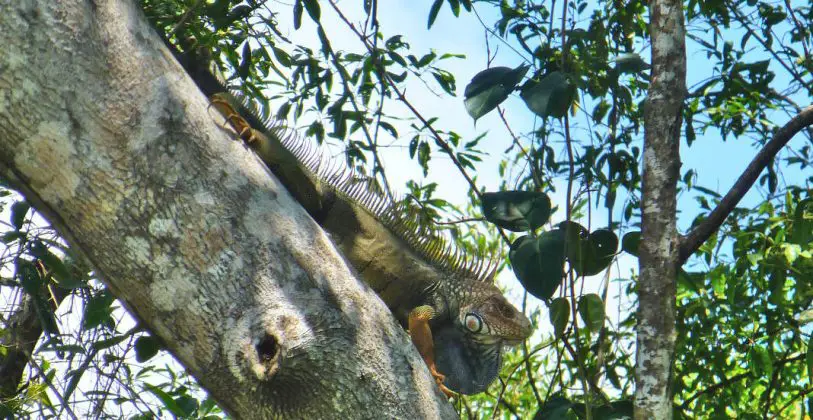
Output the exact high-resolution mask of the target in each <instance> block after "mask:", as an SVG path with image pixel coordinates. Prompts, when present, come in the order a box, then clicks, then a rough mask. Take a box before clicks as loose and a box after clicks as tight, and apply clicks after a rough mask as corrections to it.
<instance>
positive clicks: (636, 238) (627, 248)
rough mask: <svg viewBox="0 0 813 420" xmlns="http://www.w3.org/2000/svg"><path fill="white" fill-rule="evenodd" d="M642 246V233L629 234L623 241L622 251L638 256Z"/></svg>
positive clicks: (638, 231)
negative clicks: (639, 248)
mask: <svg viewBox="0 0 813 420" xmlns="http://www.w3.org/2000/svg"><path fill="white" fill-rule="evenodd" d="M639 246H641V231H640V230H637V231H635V232H627V233H626V234H625V235H624V237H623V238H622V239H621V249H622V250H623V251H624V252H626V253H627V254H630V255H634V256H636V257H637V256H638V247H639Z"/></svg>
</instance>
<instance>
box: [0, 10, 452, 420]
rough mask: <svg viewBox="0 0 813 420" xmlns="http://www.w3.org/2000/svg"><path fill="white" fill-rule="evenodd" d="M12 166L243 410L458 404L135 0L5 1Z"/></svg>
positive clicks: (400, 414)
mask: <svg viewBox="0 0 813 420" xmlns="http://www.w3.org/2000/svg"><path fill="white" fill-rule="evenodd" d="M0 28H2V31H0V45H3V47H2V48H0V176H3V177H5V178H7V179H10V180H11V181H12V182H13V183H14V184H15V187H17V188H19V189H20V190H21V191H22V192H23V194H24V195H25V196H26V199H27V200H28V201H29V202H31V203H32V204H33V205H35V206H36V207H37V209H38V210H40V211H41V212H42V213H43V214H45V215H46V217H47V218H48V219H49V221H50V222H51V223H52V224H53V225H54V227H56V228H57V229H58V231H59V232H60V233H61V234H62V235H63V237H65V238H66V239H67V240H68V242H69V243H70V244H71V246H73V247H74V248H76V249H78V250H79V251H81V252H82V253H83V254H84V256H85V257H87V259H88V260H89V261H90V262H91V263H92V264H93V266H94V268H95V269H96V272H97V274H98V276H99V277H100V278H101V279H102V280H104V281H105V282H106V284H107V285H108V286H109V287H110V289H111V290H112V291H113V292H114V293H115V295H116V296H117V297H118V298H119V299H121V300H122V301H123V302H124V303H125V304H126V305H127V307H128V308H129V309H130V310H131V313H132V314H133V315H134V316H136V317H138V318H139V319H140V320H141V321H142V322H143V324H144V325H145V326H147V327H148V328H149V329H150V330H151V331H152V333H153V334H154V335H156V336H157V337H159V338H160V339H161V340H163V342H164V343H165V345H166V347H167V349H168V350H169V351H171V352H172V353H173V354H174V355H175V356H176V357H177V358H178V360H180V361H181V363H182V364H183V365H184V366H185V367H186V368H187V369H188V371H189V372H190V373H192V374H193V375H194V376H195V377H196V378H198V380H199V381H200V383H201V384H202V385H203V386H204V387H205V388H206V389H207V390H208V391H209V392H210V393H211V394H212V396H213V397H214V398H215V399H216V400H217V401H218V402H219V403H220V404H221V406H222V407H223V408H224V409H226V410H227V411H228V412H229V413H230V414H232V415H233V416H235V417H237V418H274V417H277V418H295V417H308V418H323V417H344V418H350V417H352V418H414V417H421V418H438V417H443V418H447V417H454V416H455V413H454V411H453V410H452V408H451V406H450V405H449V404H448V403H447V402H446V401H445V400H444V399H443V397H442V396H441V395H440V394H439V392H438V391H437V387H436V386H435V384H434V382H433V380H432V378H431V376H430V375H429V373H428V370H427V369H426V368H425V367H424V365H423V362H422V360H421V359H420V357H419V356H418V354H417V352H416V351H415V350H414V348H413V347H412V345H411V343H410V342H409V340H408V338H407V336H406V334H405V333H404V331H403V330H402V329H401V328H400V327H399V326H398V325H397V324H396V323H395V321H394V319H393V317H392V316H391V314H390V313H389V312H388V311H387V309H386V307H385V306H384V304H383V303H382V302H381V301H380V300H379V299H378V298H377V297H376V296H375V295H374V294H373V293H372V292H371V291H370V290H369V289H368V288H366V287H364V286H363V285H362V284H361V283H360V282H359V281H358V280H356V279H355V278H354V276H353V275H352V274H351V273H350V270H349V269H348V268H347V265H346V264H345V262H344V260H343V259H342V257H341V256H340V255H339V254H338V253H337V251H336V250H335V248H334V247H333V245H332V244H331V242H330V241H329V240H328V238H327V237H326V236H325V234H324V233H323V232H322V231H321V230H320V229H319V227H318V226H317V225H316V224H315V223H314V222H313V221H312V220H311V219H310V218H309V217H308V216H307V215H306V214H305V212H304V211H303V210H302V209H301V208H300V207H299V206H298V205H297V203H296V202H294V201H293V200H292V199H291V198H290V196H289V195H288V193H287V192H286V191H285V189H284V188H283V187H282V186H281V185H280V184H279V182H278V181H276V180H275V179H274V178H273V177H272V176H270V175H269V173H268V172H267V171H266V170H265V168H264V167H263V166H262V164H261V163H260V162H259V161H258V160H257V159H256V158H255V157H254V156H253V155H252V153H251V152H250V151H249V150H247V149H246V148H245V147H244V146H242V145H241V143H240V142H237V141H231V140H230V138H229V135H228V133H227V132H226V131H225V130H222V129H220V128H219V127H218V125H217V124H216V123H215V120H214V119H213V118H212V116H211V115H210V114H209V113H207V105H208V104H207V101H206V99H205V98H204V97H202V95H201V94H200V93H199V91H198V90H197V89H196V87H195V86H194V84H193V83H192V82H191V81H190V80H189V78H188V77H187V76H186V75H185V73H183V71H182V69H181V67H180V66H179V65H178V64H177V63H176V62H175V61H174V59H173V58H172V56H171V55H170V54H169V52H168V51H166V49H165V47H164V46H163V44H162V43H161V41H160V40H159V39H158V37H157V35H156V34H155V33H154V32H153V30H152V28H150V27H149V25H148V24H147V22H146V20H145V19H144V18H143V16H142V14H141V12H140V11H139V10H138V8H137V7H136V6H135V5H134V4H133V3H132V2H131V1H123V0H95V1H93V2H88V1H67V0H66V1H60V2H54V1H52V0H39V1H36V0H30V1H8V0H4V1H0Z"/></svg>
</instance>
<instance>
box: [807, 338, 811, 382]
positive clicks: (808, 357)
mask: <svg viewBox="0 0 813 420" xmlns="http://www.w3.org/2000/svg"><path fill="white" fill-rule="evenodd" d="M806 360H807V377H808V378H813V336H811V337H810V338H809V339H808V340H807V357H806Z"/></svg>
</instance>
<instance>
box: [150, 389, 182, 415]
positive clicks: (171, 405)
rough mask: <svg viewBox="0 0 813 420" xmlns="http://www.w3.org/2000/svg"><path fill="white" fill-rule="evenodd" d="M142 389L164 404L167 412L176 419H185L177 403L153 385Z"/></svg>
mask: <svg viewBox="0 0 813 420" xmlns="http://www.w3.org/2000/svg"><path fill="white" fill-rule="evenodd" d="M144 389H146V390H147V391H150V392H151V393H152V394H153V395H155V396H156V397H158V399H159V400H161V402H162V403H163V404H164V408H166V409H167V410H169V412H170V413H172V414H174V415H175V416H177V417H181V418H183V417H186V414H185V412H184V410H183V409H182V408H181V407H180V406H179V405H178V403H176V402H175V400H173V399H172V397H171V396H170V395H169V394H167V393H166V392H164V391H163V390H161V389H160V388H158V387H156V386H153V385H147V386H145V387H144Z"/></svg>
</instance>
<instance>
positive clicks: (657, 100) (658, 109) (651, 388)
mask: <svg viewBox="0 0 813 420" xmlns="http://www.w3.org/2000/svg"><path fill="white" fill-rule="evenodd" d="M649 6H650V9H649V10H650V12H649V13H650V24H649V31H650V36H651V40H652V72H651V84H650V87H649V94H648V97H647V102H646V109H645V110H644V133H645V134H644V156H643V159H644V169H643V192H642V197H643V198H642V209H641V219H642V220H641V222H642V226H641V249H640V257H639V263H640V276H639V279H638V312H637V316H638V326H637V333H638V337H637V354H636V367H635V384H636V388H635V418H636V419H671V418H672V392H671V373H672V360H673V356H674V352H675V281H676V276H677V269H678V265H679V264H678V260H679V243H678V234H677V228H676V217H677V215H676V212H675V210H676V201H677V196H676V192H677V180H678V176H679V172H678V170H679V169H680V154H679V146H680V127H681V121H682V118H681V115H682V114H681V109H682V107H683V98H684V92H685V91H686V44H685V28H684V19H683V4H682V2H680V1H678V0H651V1H650V3H649Z"/></svg>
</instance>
